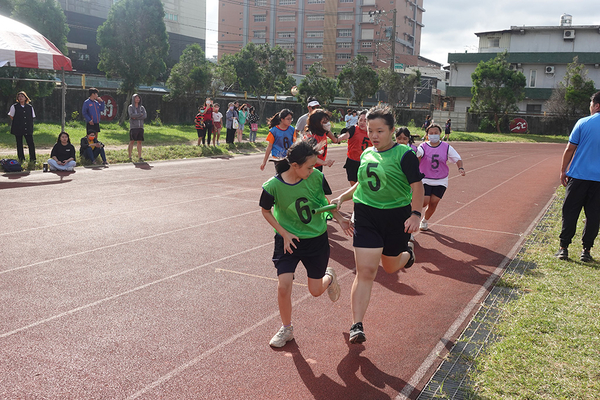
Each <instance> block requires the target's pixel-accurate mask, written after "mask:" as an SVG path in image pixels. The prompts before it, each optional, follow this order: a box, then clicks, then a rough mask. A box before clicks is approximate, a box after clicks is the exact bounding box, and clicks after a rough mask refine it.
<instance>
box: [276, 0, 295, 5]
mask: <svg viewBox="0 0 600 400" xmlns="http://www.w3.org/2000/svg"><path fill="white" fill-rule="evenodd" d="M293 4H296V0H279V5H280V6H290V5H293Z"/></svg>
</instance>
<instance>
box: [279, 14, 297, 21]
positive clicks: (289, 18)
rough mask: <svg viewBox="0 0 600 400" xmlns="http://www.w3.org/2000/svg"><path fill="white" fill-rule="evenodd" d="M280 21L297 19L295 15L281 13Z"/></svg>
mask: <svg viewBox="0 0 600 400" xmlns="http://www.w3.org/2000/svg"><path fill="white" fill-rule="evenodd" d="M278 19H279V22H294V21H296V16H295V15H280V16H279V17H278Z"/></svg>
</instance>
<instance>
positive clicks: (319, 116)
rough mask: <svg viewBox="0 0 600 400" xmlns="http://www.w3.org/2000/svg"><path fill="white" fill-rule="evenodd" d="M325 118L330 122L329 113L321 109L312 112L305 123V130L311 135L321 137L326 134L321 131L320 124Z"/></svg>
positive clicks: (323, 130)
mask: <svg viewBox="0 0 600 400" xmlns="http://www.w3.org/2000/svg"><path fill="white" fill-rule="evenodd" d="M325 117H327V119H328V120H331V113H330V112H329V111H327V110H323V109H322V108H316V109H314V110H312V111H311V113H310V114H309V115H308V120H307V121H306V129H307V130H309V131H310V133H312V134H313V135H317V136H323V135H324V134H326V133H327V132H325V129H323V124H322V123H321V121H323V118H325Z"/></svg>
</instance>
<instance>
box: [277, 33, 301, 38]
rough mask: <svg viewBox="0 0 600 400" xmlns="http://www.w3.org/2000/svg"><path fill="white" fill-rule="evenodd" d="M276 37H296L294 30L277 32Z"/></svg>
mask: <svg viewBox="0 0 600 400" xmlns="http://www.w3.org/2000/svg"><path fill="white" fill-rule="evenodd" d="M277 37H278V38H280V39H284V38H293V37H296V33H295V32H278V33H277Z"/></svg>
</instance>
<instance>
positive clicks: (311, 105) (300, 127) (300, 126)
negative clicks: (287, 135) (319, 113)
mask: <svg viewBox="0 0 600 400" xmlns="http://www.w3.org/2000/svg"><path fill="white" fill-rule="evenodd" d="M306 101H307V103H308V104H307V107H306V108H308V112H307V113H306V114H304V115H302V116H301V117H300V118H298V122H297V123H296V131H295V132H294V134H295V136H297V137H302V136H298V134H300V135H304V128H305V127H306V122H307V121H308V115H309V114H310V113H311V112H312V111H313V110H315V109H317V108H319V107H321V105H320V104H319V100H317V99H316V97H312V96H311V97H309V98H308V99H306Z"/></svg>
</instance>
